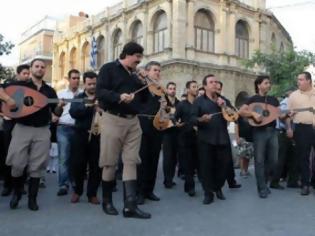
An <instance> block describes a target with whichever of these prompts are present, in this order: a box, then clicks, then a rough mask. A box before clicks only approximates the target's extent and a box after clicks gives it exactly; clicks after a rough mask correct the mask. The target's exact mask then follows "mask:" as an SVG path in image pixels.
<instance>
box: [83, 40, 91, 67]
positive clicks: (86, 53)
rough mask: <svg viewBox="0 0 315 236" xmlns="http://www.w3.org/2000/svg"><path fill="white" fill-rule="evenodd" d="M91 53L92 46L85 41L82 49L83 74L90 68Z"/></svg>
mask: <svg viewBox="0 0 315 236" xmlns="http://www.w3.org/2000/svg"><path fill="white" fill-rule="evenodd" d="M90 51H91V46H90V43H89V42H88V41H85V42H84V43H83V45H82V47H81V72H82V73H84V72H86V71H87V70H88V69H89V68H90Z"/></svg>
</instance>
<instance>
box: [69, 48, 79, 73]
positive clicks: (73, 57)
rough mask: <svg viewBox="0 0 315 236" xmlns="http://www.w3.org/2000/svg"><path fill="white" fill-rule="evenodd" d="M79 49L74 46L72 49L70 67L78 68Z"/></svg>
mask: <svg viewBox="0 0 315 236" xmlns="http://www.w3.org/2000/svg"><path fill="white" fill-rule="evenodd" d="M77 66H78V65H77V49H76V48H75V47H73V48H72V49H71V51H70V69H77Z"/></svg>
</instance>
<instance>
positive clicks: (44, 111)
mask: <svg viewBox="0 0 315 236" xmlns="http://www.w3.org/2000/svg"><path fill="white" fill-rule="evenodd" d="M10 85H20V86H26V87H28V88H31V89H34V90H37V86H36V84H34V83H33V80H32V79H29V80H27V81H12V82H10V83H9V84H3V87H7V86H10ZM37 91H38V92H40V93H41V94H43V95H44V96H46V97H47V98H58V97H57V94H56V91H55V90H54V89H53V88H52V87H50V86H49V85H48V84H46V83H45V81H43V84H42V86H41V87H40V89H39V90H37ZM56 106H57V104H56V103H50V104H47V105H46V106H45V107H43V108H41V109H40V110H38V111H37V112H35V113H33V114H30V115H28V116H25V117H22V118H17V119H15V121H16V123H20V124H23V125H27V126H33V127H42V126H47V125H48V124H49V123H50V121H51V112H52V111H54V110H55V108H56Z"/></svg>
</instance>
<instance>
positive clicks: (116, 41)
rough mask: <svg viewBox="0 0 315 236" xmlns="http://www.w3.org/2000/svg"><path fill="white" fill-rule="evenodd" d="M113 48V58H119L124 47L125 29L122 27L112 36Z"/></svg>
mask: <svg viewBox="0 0 315 236" xmlns="http://www.w3.org/2000/svg"><path fill="white" fill-rule="evenodd" d="M111 39H112V40H111V42H112V43H111V48H112V55H113V59H117V58H118V57H119V55H120V53H121V51H122V48H123V43H124V42H123V31H122V29H121V28H116V29H115V30H114V31H113V33H112V37H111Z"/></svg>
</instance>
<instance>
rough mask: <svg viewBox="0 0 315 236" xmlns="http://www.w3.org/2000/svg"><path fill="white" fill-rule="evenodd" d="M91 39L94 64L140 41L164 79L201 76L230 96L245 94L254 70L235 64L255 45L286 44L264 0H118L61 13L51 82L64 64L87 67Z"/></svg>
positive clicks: (250, 89) (279, 47)
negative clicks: (213, 79) (94, 10)
mask: <svg viewBox="0 0 315 236" xmlns="http://www.w3.org/2000/svg"><path fill="white" fill-rule="evenodd" d="M93 37H94V38H95V39H96V47H97V59H96V67H97V68H96V69H99V68H100V67H101V66H102V65H103V64H104V63H105V62H108V61H111V60H114V59H116V58H117V57H118V56H119V53H120V51H121V49H122V46H123V45H124V43H126V42H128V41H130V40H134V41H137V42H139V43H140V44H141V45H143V47H144V49H145V56H144V60H143V63H146V62H148V61H150V60H156V61H159V62H161V63H162V65H163V69H162V75H163V79H164V82H165V83H166V82H168V81H174V82H175V83H177V87H178V89H177V90H178V94H180V93H182V92H183V91H184V86H185V83H186V81H188V80H191V79H195V80H197V81H199V82H201V80H202V78H203V77H204V76H205V75H206V74H209V73H212V74H215V75H216V76H217V77H218V78H219V79H220V80H221V81H222V82H223V83H224V88H223V92H224V94H225V95H226V96H227V97H228V98H229V99H231V100H232V101H234V102H235V101H236V102H240V101H241V99H242V97H243V96H245V95H247V94H252V93H253V90H254V89H253V78H254V77H255V71H248V70H246V69H245V68H243V66H242V60H243V59H245V58H249V57H250V56H251V55H252V54H253V53H254V52H255V50H258V49H259V50H261V51H262V52H268V51H270V50H271V48H272V46H273V47H274V48H276V49H277V50H285V49H286V48H289V47H291V46H292V41H291V38H290V36H289V34H288V33H287V31H286V30H285V29H284V28H283V26H282V25H281V24H280V23H279V21H278V20H277V19H276V18H275V16H274V15H273V14H272V13H271V12H270V11H268V10H266V9H265V0H241V1H238V0H124V1H123V2H121V3H119V4H117V5H114V6H112V7H108V8H107V9H106V10H104V11H103V12H100V13H99V14H97V15H95V16H89V17H87V16H85V15H84V14H81V16H78V17H73V16H71V17H69V18H67V19H66V20H64V21H62V22H59V23H58V27H57V32H56V33H55V35H54V49H53V57H54V58H53V83H58V81H60V80H61V79H62V78H64V76H66V73H67V71H68V70H70V69H71V68H76V69H79V70H80V71H81V72H84V71H86V70H88V69H90V52H91V43H92V38H93Z"/></svg>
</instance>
